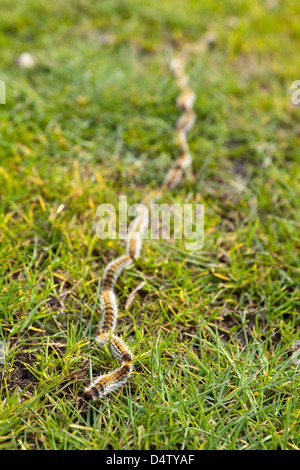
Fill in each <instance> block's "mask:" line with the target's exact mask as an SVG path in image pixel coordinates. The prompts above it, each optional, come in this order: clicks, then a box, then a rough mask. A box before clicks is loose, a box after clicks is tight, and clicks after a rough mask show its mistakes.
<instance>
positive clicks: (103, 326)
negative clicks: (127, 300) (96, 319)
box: [99, 290, 118, 332]
mask: <svg viewBox="0 0 300 470" xmlns="http://www.w3.org/2000/svg"><path fill="white" fill-rule="evenodd" d="M100 305H101V309H102V318H101V321H100V325H99V329H100V331H106V332H108V331H114V329H115V327H116V323H117V316H118V306H117V299H116V295H115V293H114V291H113V290H104V291H103V292H102V293H101V295H100Z"/></svg>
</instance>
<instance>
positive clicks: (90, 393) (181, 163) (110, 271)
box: [83, 41, 209, 401]
mask: <svg viewBox="0 0 300 470" xmlns="http://www.w3.org/2000/svg"><path fill="white" fill-rule="evenodd" d="M205 45H209V41H206V44H205V41H204V42H202V43H201V42H200V43H196V44H193V45H190V46H187V47H186V48H184V50H183V52H182V54H181V56H179V57H175V58H173V59H172V60H171V62H170V69H171V71H172V72H173V74H174V76H175V78H176V84H177V87H178V88H179V89H180V90H181V93H180V95H179V96H178V98H177V99H176V105H177V107H178V108H179V109H180V110H181V111H182V115H181V116H180V117H179V119H178V121H177V123H176V125H175V135H176V140H177V143H178V146H179V149H180V156H179V157H178V158H177V159H176V160H175V162H174V164H173V167H172V168H170V169H169V171H168V173H167V176H166V178H165V181H164V183H163V185H162V188H161V189H157V190H156V191H155V193H156V197H160V196H161V194H162V190H163V189H173V188H175V187H176V186H177V185H178V184H180V182H181V180H182V176H183V174H184V172H186V171H187V170H189V169H190V168H191V164H192V157H191V155H190V151H189V146H188V142H187V133H188V132H189V131H191V129H192V128H193V126H194V124H195V120H196V114H195V112H194V110H193V105H194V103H195V100H196V95H195V93H194V91H193V90H192V88H191V87H190V85H189V77H188V76H187V75H186V74H185V73H184V65H185V62H186V60H187V57H188V55H189V53H190V52H195V51H197V52H198V51H199V50H203V46H204V47H205ZM145 201H146V202H148V203H149V196H147V197H146V198H145V199H144V204H141V205H139V207H138V217H137V218H136V219H135V221H134V223H132V224H131V226H130V230H129V233H128V237H127V245H126V253H125V255H123V256H120V257H118V258H116V259H115V260H113V261H111V262H110V263H109V264H108V265H107V266H106V268H105V269H104V272H103V275H102V280H101V290H100V303H101V310H102V318H101V320H100V324H99V331H98V335H97V336H96V342H97V345H98V346H99V347H100V348H103V347H105V348H107V349H108V350H109V351H110V353H111V354H112V356H113V357H114V358H115V359H116V360H117V361H119V362H120V363H121V366H120V367H118V368H117V369H115V370H113V371H111V372H109V373H107V374H102V375H99V376H98V377H97V378H96V379H95V380H94V381H93V382H92V383H91V384H90V385H89V387H87V388H86V389H85V392H84V394H83V398H84V399H85V400H87V401H94V400H97V399H99V398H102V397H104V396H106V395H108V394H109V393H111V392H113V391H115V390H118V389H119V388H120V387H122V385H124V384H125V383H126V382H127V381H128V379H129V378H130V376H131V372H132V369H133V365H132V360H133V356H132V353H131V352H130V351H129V349H128V347H127V346H126V345H125V343H124V341H123V340H122V339H121V338H119V337H118V336H116V335H115V334H114V330H115V328H116V323H117V316H118V308H117V301H116V295H115V293H114V286H115V284H116V281H117V279H118V277H119V275H120V273H121V272H122V270H123V269H124V268H127V267H128V266H130V265H131V263H132V262H133V261H134V259H136V258H139V256H140V252H141V248H142V237H141V234H143V233H144V232H145V231H146V229H147V227H148V209H147V208H146V207H145Z"/></svg>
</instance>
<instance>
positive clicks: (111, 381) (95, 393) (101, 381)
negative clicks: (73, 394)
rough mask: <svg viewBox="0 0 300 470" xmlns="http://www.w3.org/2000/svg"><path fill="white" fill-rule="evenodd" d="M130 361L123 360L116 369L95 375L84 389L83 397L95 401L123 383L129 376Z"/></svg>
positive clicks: (130, 370) (130, 369)
mask: <svg viewBox="0 0 300 470" xmlns="http://www.w3.org/2000/svg"><path fill="white" fill-rule="evenodd" d="M132 368H133V367H132V363H131V362H125V363H124V364H122V365H121V367H118V369H115V370H113V371H112V372H109V373H108V374H102V375H99V377H97V378H96V379H95V380H94V382H92V383H91V385H90V386H89V387H88V388H86V389H85V392H84V394H83V398H84V399H85V400H86V401H95V400H98V399H99V398H103V397H104V396H106V395H108V394H109V393H111V392H114V391H115V390H118V389H119V388H121V387H122V385H124V384H125V383H126V382H127V380H128V379H129V378H130V376H131V372H132Z"/></svg>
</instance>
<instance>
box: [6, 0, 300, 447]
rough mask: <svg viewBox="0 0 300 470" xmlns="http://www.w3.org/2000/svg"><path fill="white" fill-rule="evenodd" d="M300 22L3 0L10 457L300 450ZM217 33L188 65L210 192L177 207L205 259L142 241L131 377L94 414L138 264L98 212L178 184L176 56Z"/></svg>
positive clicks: (168, 198) (254, 5)
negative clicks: (110, 331)
mask: <svg viewBox="0 0 300 470" xmlns="http://www.w3.org/2000/svg"><path fill="white" fill-rule="evenodd" d="M299 18H300V5H299V2H296V1H295V0H287V1H285V2H280V1H279V0H252V1H250V0H247V1H244V0H243V1H242V0H226V1H224V2H217V1H213V0H204V1H201V2H200V1H196V0H189V1H180V0H165V1H164V2H159V1H155V0H145V1H142V2H139V1H138V0H124V1H118V0H101V1H98V2H96V1H92V0H75V1H70V0H65V1H64V2H60V1H59V0H51V1H50V0H46V1H45V2H39V1H37V0H29V1H28V2H16V3H14V4H12V3H11V2H9V1H8V0H2V1H1V16H0V47H1V69H0V80H2V81H4V82H5V91H6V102H5V104H0V112H1V120H0V145H1V156H0V241H1V243H0V319H1V322H0V341H2V342H3V343H1V344H2V349H3V351H4V353H5V359H3V360H2V362H3V363H2V364H0V367H1V370H0V378H1V394H2V401H1V406H0V449H6V450H8V449H33V450H41V449H50V450H56V449H61V450H71V449H110V450H133V449H138V450H164V449H168V450H196V449H205V450H208V449H210V450H217V449H218V450H221V449H226V450H229V449H234V450H237V449H238V450H241V449H247V450H271V449H283V450H299V449H300V424H299V418H300V398H299V380H300V369H299V362H300V361H299V359H298V353H297V351H296V350H295V349H294V347H295V341H296V340H299V339H300V333H299V331H300V328H299V326H300V322H299V302H300V290H299V287H300V257H299V253H300V222H299V207H300V171H299V163H300V150H299V144H300V131H299V119H300V107H299V106H297V105H295V104H293V103H292V93H293V89H292V88H291V86H292V83H293V82H294V81H295V80H298V79H300V74H299V67H298V63H299V40H300V22H299ZM207 33H208V34H210V35H213V37H214V38H215V41H214V47H211V48H206V49H205V50H204V51H203V52H201V53H200V52H199V53H194V54H193V55H191V56H190V58H189V60H188V63H187V64H186V72H187V73H188V75H189V77H190V83H191V86H192V88H193V90H194V91H195V93H196V95H197V99H196V102H195V104H194V110H195V112H196V115H197V119H196V123H195V126H194V128H193V129H192V131H191V132H190V133H189V135H188V139H189V146H190V150H191V155H192V158H193V163H192V167H193V175H194V177H193V179H184V180H183V182H182V185H181V186H180V187H179V188H176V189H174V190H171V191H169V192H166V193H165V194H164V202H165V203H168V204H175V203H178V204H184V203H189V204H203V206H204V222H205V224H204V243H203V246H202V248H201V249H199V250H194V251H189V250H187V249H186V248H185V244H184V241H183V240H176V239H171V240H166V239H158V240H153V239H148V240H145V241H144V243H143V247H142V256H141V257H140V258H139V259H138V260H137V261H136V262H135V263H134V265H132V266H130V267H129V268H128V269H127V270H126V271H124V272H123V273H122V275H121V276H120V278H119V280H118V282H117V286H116V295H117V298H118V304H119V321H118V327H117V333H118V334H119V335H120V336H122V337H123V339H124V340H125V341H126V344H128V346H129V347H130V349H131V350H132V351H133V354H134V371H133V374H132V377H131V379H130V381H129V382H128V383H127V384H126V385H124V386H123V387H122V388H121V390H119V391H117V392H114V393H112V394H111V395H109V396H108V397H106V398H104V399H101V400H100V401H96V402H93V403H92V404H87V403H85V402H84V401H83V400H82V395H83V392H84V389H85V387H86V386H87V385H88V384H89V382H90V380H91V378H92V377H94V376H96V375H98V374H100V373H102V372H107V371H109V370H111V369H112V367H114V366H115V361H113V360H112V358H111V356H110V355H109V354H108V353H107V352H106V351H102V350H99V348H97V345H96V344H95V342H94V335H95V332H96V330H97V325H98V323H99V320H100V316H101V313H100V305H99V289H100V278H101V274H102V272H103V269H104V267H105V265H106V264H107V263H108V262H109V261H111V260H112V259H114V258H115V257H116V256H120V255H122V254H123V253H124V249H125V243H124V240H122V239H105V240H101V239H99V237H98V236H97V232H96V227H97V223H98V221H99V220H98V219H99V218H98V217H97V208H98V207H99V206H100V205H101V204H104V203H106V204H112V205H114V206H115V205H116V204H117V202H118V198H119V196H120V195H126V196H127V198H128V202H129V204H134V203H138V202H140V200H141V199H142V198H144V197H146V196H147V195H148V194H149V192H150V191H151V190H153V189H155V188H158V187H160V185H161V184H162V182H163V180H164V177H165V174H166V171H167V170H168V168H169V167H170V165H171V164H172V162H173V161H174V160H175V159H176V158H177V156H178V147H177V143H176V140H175V137H174V125H175V123H176V121H177V119H178V117H179V115H180V112H179V110H178V109H177V107H176V98H177V96H178V88H177V86H176V83H175V80H174V77H173V75H172V74H171V73H170V70H169V68H168V62H167V58H168V57H169V54H170V53H174V54H176V53H179V52H180V50H181V49H182V48H183V47H184V45H185V44H188V43H193V42H195V41H199V40H200V39H201V38H202V37H204V35H205V34H207ZM24 52H29V53H30V54H31V55H32V57H33V58H34V64H33V65H32V66H31V67H24V66H22V64H20V60H19V57H20V55H21V54H22V53H24ZM137 287H138V288H140V289H139V290H138V291H136V293H135V296H134V298H133V300H132V302H131V303H130V305H129V304H128V298H129V296H130V294H131V293H133V291H134V289H136V288H137ZM5 348H6V349H5ZM1 357H2V356H1ZM1 357H0V359H1Z"/></svg>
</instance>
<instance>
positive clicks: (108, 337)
mask: <svg viewBox="0 0 300 470" xmlns="http://www.w3.org/2000/svg"><path fill="white" fill-rule="evenodd" d="M96 341H97V344H98V346H99V347H102V346H103V345H105V346H106V347H107V348H108V349H109V350H110V352H111V354H112V355H113V356H114V358H115V359H117V361H119V362H122V363H125V362H131V361H132V353H131V352H130V351H129V349H128V347H127V346H126V345H125V343H124V342H123V341H122V339H121V338H119V337H118V336H116V335H114V334H109V333H105V332H103V331H100V333H99V334H98V336H97V338H96Z"/></svg>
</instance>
